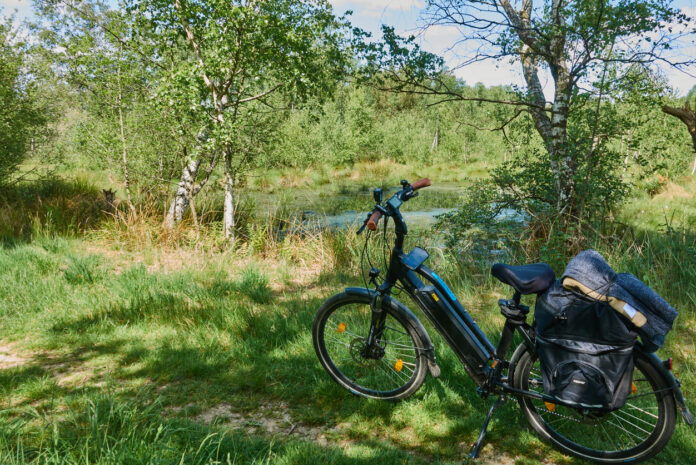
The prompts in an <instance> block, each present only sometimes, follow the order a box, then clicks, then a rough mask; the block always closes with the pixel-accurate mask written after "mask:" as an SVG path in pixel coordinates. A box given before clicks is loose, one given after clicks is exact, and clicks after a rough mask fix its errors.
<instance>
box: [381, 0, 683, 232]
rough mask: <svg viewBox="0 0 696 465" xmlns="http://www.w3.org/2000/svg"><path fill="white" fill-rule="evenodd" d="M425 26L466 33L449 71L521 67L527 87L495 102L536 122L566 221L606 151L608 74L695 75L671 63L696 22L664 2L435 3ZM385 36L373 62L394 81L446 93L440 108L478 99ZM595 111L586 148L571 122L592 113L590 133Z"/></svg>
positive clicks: (439, 66) (414, 50) (438, 65)
mask: <svg viewBox="0 0 696 465" xmlns="http://www.w3.org/2000/svg"><path fill="white" fill-rule="evenodd" d="M423 19H424V21H425V29H426V30H427V28H432V27H442V26H444V27H449V28H455V29H456V30H457V31H458V32H459V36H458V38H457V39H456V43H453V44H452V47H453V49H454V50H455V51H457V52H459V55H460V56H462V59H461V60H460V61H459V62H458V63H457V64H456V65H455V66H454V67H453V68H454V69H452V68H450V69H449V70H447V71H449V72H453V71H457V72H458V73H459V74H460V75H465V70H466V69H467V67H468V66H470V65H473V64H476V63H479V62H482V61H485V60H494V61H496V60H503V59H505V60H512V61H513V62H516V63H518V65H519V69H520V70H521V72H522V76H523V78H524V82H525V86H524V87H523V88H522V89H520V92H518V93H517V94H511V95H510V98H509V99H501V100H497V103H500V104H503V105H510V106H513V107H515V108H517V109H518V110H519V111H517V112H516V115H520V114H522V113H526V114H529V115H530V116H531V118H532V119H533V122H534V127H535V129H536V132H537V133H538V134H539V136H540V137H541V139H542V140H543V143H544V146H545V149H546V152H547V154H548V159H547V163H548V169H549V170H550V172H551V174H552V176H553V184H554V194H553V203H554V208H555V209H556V211H557V213H559V214H560V215H561V216H565V217H566V218H568V219H571V218H573V217H575V216H577V215H578V213H579V210H580V209H581V205H582V203H583V202H582V200H581V199H580V198H579V195H578V186H577V182H578V181H579V179H578V178H579V173H580V172H581V171H582V170H583V168H584V167H586V166H587V164H588V163H593V161H592V160H593V158H594V155H595V154H596V152H597V150H598V149H599V147H600V146H601V142H602V138H603V135H602V131H601V130H600V128H601V125H600V119H601V114H600V108H601V107H600V105H601V102H602V100H604V99H606V98H607V93H606V89H607V87H609V86H610V85H612V84H613V83H612V82H609V81H607V78H608V75H607V71H608V70H610V71H611V73H612V78H613V79H615V80H622V79H623V73H627V72H635V69H636V67H645V68H649V67H651V66H652V65H654V64H655V63H661V64H667V65H671V66H675V67H679V68H689V67H690V66H692V65H693V64H694V63H695V62H696V59H695V58H689V57H687V58H683V59H679V58H671V56H672V55H670V50H671V48H672V47H674V45H675V43H676V41H678V39H680V38H681V37H684V36H686V35H687V34H689V33H691V32H692V30H691V29H690V28H689V22H690V19H689V18H687V17H686V16H685V15H684V14H683V13H682V12H681V11H680V10H678V9H676V8H674V7H672V2H670V1H665V0H639V1H633V0H632V1H628V0H537V1H535V0H519V1H511V0H429V1H428V2H427V8H426V12H425V14H424V16H423ZM384 33H385V34H384V37H385V40H384V44H385V45H384V46H383V47H381V50H377V51H376V52H375V51H374V50H373V51H372V53H373V55H372V56H373V58H375V57H376V58H377V63H378V66H379V69H380V70H382V72H385V73H387V75H388V76H389V78H390V79H391V81H392V82H396V83H398V84H399V85H401V86H403V87H402V88H404V89H406V88H407V87H406V86H408V89H409V90H410V91H415V92H419V93H430V94H435V95H439V96H441V97H442V101H443V102H444V101H451V100H476V99H475V98H471V97H469V96H465V95H463V94H462V93H461V92H460V91H459V90H458V89H457V88H456V87H453V86H451V85H449V84H448V82H447V81H446V80H444V79H441V78H440V76H441V74H439V73H442V72H443V71H444V67H443V62H442V60H441V59H437V58H436V57H434V56H433V55H430V54H427V53H425V52H423V51H422V50H420V49H419V48H418V47H417V46H416V45H415V42H416V41H415V38H413V37H412V38H410V39H407V40H403V39H401V38H399V37H398V36H396V34H395V33H394V31H393V29H390V28H385V30H384ZM674 56H677V55H674ZM546 73H548V75H549V76H550V78H551V81H552V84H553V87H552V91H551V92H550V93H551V94H552V97H551V99H550V101H547V98H546V96H545V93H544V88H543V86H542V82H543V81H544V78H545V76H546ZM486 101H490V100H486ZM588 108H595V109H596V112H595V113H596V115H595V118H594V119H595V123H594V124H590V130H589V133H588V131H585V132H584V136H583V137H584V138H585V142H583V143H580V144H579V143H578V142H579V141H578V140H577V139H575V140H574V139H573V136H572V132H573V128H572V127H573V125H574V124H575V123H574V121H573V119H574V115H575V114H576V113H577V114H579V113H581V112H585V116H583V117H582V119H583V120H584V122H582V123H581V124H585V125H586V122H587V117H586V112H587V109H588ZM580 147H581V148H582V150H580V149H579V148H580Z"/></svg>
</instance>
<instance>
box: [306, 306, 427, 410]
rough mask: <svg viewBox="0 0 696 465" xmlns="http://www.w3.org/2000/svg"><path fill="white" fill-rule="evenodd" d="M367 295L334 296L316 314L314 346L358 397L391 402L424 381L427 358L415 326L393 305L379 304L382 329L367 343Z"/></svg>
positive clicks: (337, 378)
mask: <svg viewBox="0 0 696 465" xmlns="http://www.w3.org/2000/svg"><path fill="white" fill-rule="evenodd" d="M370 300H371V299H370V297H369V296H368V295H364V296H363V295H353V294H347V293H341V294H337V295H335V296H333V297H331V298H330V299H329V300H327V301H326V302H325V303H324V304H323V305H322V306H321V308H320V309H319V311H318V312H317V316H316V318H315V319H314V326H313V328H312V338H313V341H314V349H315V351H316V353H317V357H319V361H320V362H321V364H322V366H323V367H324V369H325V370H326V371H327V372H328V373H329V375H331V377H332V378H333V379H334V380H335V381H336V382H337V383H338V384H340V385H341V386H343V387H345V388H346V389H348V390H349V391H350V392H352V393H353V394H357V395H360V396H363V397H368V398H373V399H382V400H397V399H403V398H405V397H408V396H410V395H411V394H413V393H414V392H416V391H417V390H418V388H419V387H420V386H421V385H422V384H423V381H425V376H426V373H427V359H426V356H425V355H423V353H422V350H421V349H422V348H423V347H422V343H421V341H420V338H419V337H418V334H417V332H416V330H415V329H414V328H413V327H412V326H411V325H410V324H409V321H408V318H407V317H406V315H405V314H404V312H402V311H399V309H398V308H393V307H388V308H385V309H384V311H385V312H386V315H385V325H384V331H382V333H381V334H380V335H379V337H378V338H377V339H376V341H375V344H374V345H373V346H372V347H368V346H367V336H368V334H369V331H370V322H371V319H372V310H371V308H370Z"/></svg>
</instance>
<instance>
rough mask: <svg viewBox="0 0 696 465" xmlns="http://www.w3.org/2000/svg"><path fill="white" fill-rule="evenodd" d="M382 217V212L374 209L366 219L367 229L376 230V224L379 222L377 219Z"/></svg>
mask: <svg viewBox="0 0 696 465" xmlns="http://www.w3.org/2000/svg"><path fill="white" fill-rule="evenodd" d="M380 219H382V212H381V211H379V210H375V212H374V213H373V214H372V216H370V218H368V220H367V229H369V230H370V231H376V230H377V224H379V220H380Z"/></svg>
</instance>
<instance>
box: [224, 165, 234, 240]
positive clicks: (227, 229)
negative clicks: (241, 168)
mask: <svg viewBox="0 0 696 465" xmlns="http://www.w3.org/2000/svg"><path fill="white" fill-rule="evenodd" d="M231 158H232V157H231V154H230V153H229V152H226V153H225V199H224V211H223V233H224V235H225V239H227V240H228V241H230V242H232V243H234V240H235V231H234V228H235V224H234V213H235V212H234V173H232V159H231Z"/></svg>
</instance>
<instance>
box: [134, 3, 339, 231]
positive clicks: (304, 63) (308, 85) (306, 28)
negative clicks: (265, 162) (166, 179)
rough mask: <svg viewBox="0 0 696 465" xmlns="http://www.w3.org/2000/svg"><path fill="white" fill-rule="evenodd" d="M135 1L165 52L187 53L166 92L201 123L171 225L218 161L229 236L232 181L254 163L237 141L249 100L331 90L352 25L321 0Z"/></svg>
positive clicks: (254, 103)
mask: <svg viewBox="0 0 696 465" xmlns="http://www.w3.org/2000/svg"><path fill="white" fill-rule="evenodd" d="M129 5H130V9H131V11H132V12H133V13H134V14H136V15H137V16H138V17H139V18H141V19H142V20H143V21H148V22H150V23H152V25H153V27H152V30H153V31H155V36H154V40H155V42H156V43H157V44H158V46H159V53H160V54H162V55H164V54H166V53H167V48H168V47H169V46H170V45H171V44H172V43H178V42H179V41H185V43H187V44H188V47H189V52H190V54H189V56H188V57H187V59H185V60H182V61H181V62H180V63H179V64H177V66H175V67H174V68H173V69H172V70H171V72H170V74H169V76H168V77H167V83H166V84H165V85H164V86H163V89H164V91H163V93H162V98H164V99H169V101H170V102H171V104H172V105H185V106H187V107H188V108H190V109H191V111H193V112H195V113H196V114H197V115H198V121H199V125H200V130H199V137H198V139H199V144H198V146H197V147H196V150H194V153H191V154H190V156H189V158H188V160H187V161H186V163H185V165H184V167H183V171H182V174H181V179H180V182H179V184H178V186H177V191H176V194H175V196H174V199H173V200H172V203H171V206H170V208H169V212H168V215H167V221H166V223H167V224H169V225H173V224H175V223H176V222H178V221H179V220H181V219H182V217H183V215H184V213H185V211H186V208H187V207H188V205H189V201H190V199H191V198H192V196H195V195H196V194H197V193H198V192H199V191H200V189H201V187H202V185H204V184H205V183H206V182H207V179H208V178H209V176H210V173H211V172H212V171H213V169H214V168H215V166H217V164H218V163H219V162H221V163H222V170H223V187H224V220H223V222H224V224H223V230H224V235H225V237H226V238H228V239H230V240H233V239H234V229H235V224H234V217H235V213H234V205H235V185H236V182H237V181H238V179H239V177H240V176H241V175H242V173H243V171H244V170H245V169H246V168H247V167H248V166H249V165H250V163H252V161H253V150H243V149H241V148H240V147H241V144H240V137H239V132H240V130H241V129H240V128H241V127H243V126H245V124H248V123H250V124H253V121H254V119H253V118H247V116H249V115H250V114H251V113H253V111H256V110H253V109H252V107H253V108H258V107H259V106H264V107H266V108H267V109H268V110H272V109H273V108H276V105H274V104H273V100H272V97H273V96H274V95H275V94H281V93H283V94H285V95H288V96H289V98H290V99H291V100H293V101H294V100H297V99H301V98H302V97H303V96H305V95H307V94H310V93H316V92H321V91H323V90H329V89H331V87H332V86H333V85H334V83H335V82H336V79H337V78H340V76H341V75H342V70H343V67H344V65H345V57H344V53H343V51H342V49H341V44H342V41H343V39H344V32H345V27H346V24H345V23H344V22H343V21H341V20H338V19H336V18H335V17H334V16H333V14H332V11H331V7H330V6H329V4H328V3H327V2H325V1H323V0H316V1H302V0H272V1H257V0H240V1H227V0H174V2H173V4H172V2H169V1H164V0H133V1H131V2H129ZM182 96H185V97H186V98H183V99H182V98H181V97H182ZM252 132H253V131H252ZM203 166H205V167H206V169H205V170H204V173H201V171H202V167H203ZM201 174H202V175H201ZM199 175H201V176H200V177H199Z"/></svg>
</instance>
